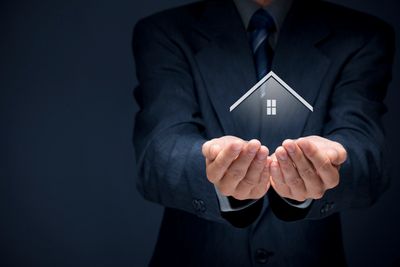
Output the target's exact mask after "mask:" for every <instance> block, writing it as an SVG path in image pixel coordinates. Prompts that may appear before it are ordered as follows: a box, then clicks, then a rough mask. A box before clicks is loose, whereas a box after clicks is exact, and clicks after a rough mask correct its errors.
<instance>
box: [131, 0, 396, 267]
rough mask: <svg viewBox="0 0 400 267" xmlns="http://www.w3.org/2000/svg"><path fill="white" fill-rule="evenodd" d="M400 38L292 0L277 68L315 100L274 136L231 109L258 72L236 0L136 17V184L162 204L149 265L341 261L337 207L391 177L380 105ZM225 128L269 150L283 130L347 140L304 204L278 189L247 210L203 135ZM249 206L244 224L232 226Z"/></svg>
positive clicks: (364, 18) (358, 18)
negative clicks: (212, 170)
mask: <svg viewBox="0 0 400 267" xmlns="http://www.w3.org/2000/svg"><path fill="white" fill-rule="evenodd" d="M393 50H394V34H393V30H392V29H391V27H390V26H388V25H387V24H386V23H384V22H382V21H381V20H379V19H377V18H375V17H372V16H369V15H366V14H363V13H359V12H356V11H353V10H349V9H346V8H344V7H341V6H338V5H334V4H331V3H327V2H322V1H314V0H297V1H296V0H295V1H294V3H293V6H292V7H291V9H290V11H289V13H288V15H287V17H286V19H285V21H284V24H283V26H282V29H281V32H280V35H279V39H278V42H277V45H276V48H275V52H274V59H273V62H272V70H273V71H274V72H275V73H276V74H277V75H278V76H280V77H281V78H282V79H283V80H284V81H285V82H286V83H287V84H289V85H293V88H294V89H295V90H296V92H297V93H298V94H300V95H301V96H302V97H303V98H304V99H306V100H307V101H308V102H309V103H310V104H311V105H313V107H314V112H312V113H307V114H306V113H305V114H299V116H297V117H296V118H293V121H292V123H291V124H290V125H287V128H285V129H274V128H273V126H271V127H270V132H269V134H268V138H265V136H264V137H263V136H248V134H247V133H246V129H245V127H241V126H240V125H237V123H236V122H235V120H234V119H233V118H232V116H231V114H230V112H229V106H230V105H232V104H233V103H234V102H235V101H236V100H237V99H238V98H239V97H241V96H242V95H243V94H244V93H245V92H246V91H247V90H248V89H249V88H251V87H252V86H253V85H254V84H255V83H256V81H257V77H256V70H255V64H254V60H253V54H252V51H251V48H250V45H249V39H248V36H247V32H246V29H245V28H244V26H243V23H242V22H241V20H240V17H239V14H238V11H237V10H236V7H235V5H234V4H233V2H232V1H227V0H219V1H200V2H197V3H193V4H189V5H186V6H182V7H178V8H174V9H170V10H167V11H163V12H160V13H157V14H154V15H151V16H149V17H147V18H144V19H142V20H140V21H139V22H138V23H137V25H136V26H135V29H134V35H133V52H134V57H135V62H136V71H137V78H138V82H139V85H138V86H137V88H136V89H135V92H134V96H135V100H136V101H137V103H138V106H139V109H140V110H139V112H138V113H137V115H136V124H135V129H134V146H135V150H136V158H137V162H138V177H137V186H138V190H139V191H140V193H141V194H142V195H143V196H144V197H145V198H146V199H148V200H150V201H153V202H156V203H159V204H161V205H163V206H164V207H165V212H164V217H163V220H162V225H161V229H160V233H159V239H158V242H157V244H156V247H155V251H154V254H153V257H152V259H151V262H150V266H230V267H234V266H345V265H346V263H345V255H344V251H343V244H342V237H341V229H340V211H342V210H345V209H350V208H357V207H366V206H369V205H371V204H373V203H374V202H375V201H376V200H377V199H378V197H379V195H380V194H381V193H382V192H383V191H384V189H385V187H386V185H387V181H388V179H387V176H386V174H385V166H384V159H383V157H384V153H383V152H384V151H383V147H384V133H383V130H382V125H381V117H382V115H383V114H384V113H385V111H386V110H385V106H384V105H383V103H382V101H383V99H384V97H385V94H386V89H387V85H388V83H389V81H390V79H391V64H392V59H393V53H394V51H393ZM224 135H234V136H238V137H242V138H246V139H248V138H257V139H259V140H260V141H261V142H262V143H263V144H265V145H266V146H267V147H268V148H269V149H270V151H274V150H275V148H276V147H277V146H279V145H280V144H281V143H282V141H283V140H284V139H286V138H298V137H301V136H308V135H320V136H323V137H326V138H328V139H331V140H334V141H337V142H339V143H341V144H342V145H343V146H344V147H345V149H346V150H347V153H348V159H347V160H346V162H345V163H344V164H343V166H342V167H341V169H340V176H341V180H340V184H339V186H338V187H336V188H334V189H332V190H329V191H327V192H326V193H325V195H324V197H323V198H322V199H318V200H314V201H313V203H312V204H311V206H310V207H309V208H308V209H306V210H300V209H297V208H294V207H291V206H290V205H288V204H287V203H286V202H284V201H282V199H281V198H280V197H279V196H278V195H277V194H276V193H275V192H274V191H273V190H272V189H271V190H270V191H269V192H268V193H267V195H266V196H265V197H264V198H263V199H262V200H259V201H258V203H257V204H254V205H253V206H250V208H247V209H246V211H242V213H236V214H235V213H232V214H229V216H223V214H221V211H220V209H219V205H218V200H217V197H216V193H215V189H214V187H213V185H212V184H211V183H209V182H208V180H207V177H206V173H205V162H204V158H203V156H202V154H201V146H202V144H203V143H204V142H205V141H206V140H209V139H212V138H218V137H221V136H224ZM246 212H247V214H246ZM243 218H247V221H246V223H245V224H244V225H242V226H246V225H247V227H242V228H238V227H235V226H234V225H235V220H240V219H243Z"/></svg>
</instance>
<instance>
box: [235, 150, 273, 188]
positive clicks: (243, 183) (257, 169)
mask: <svg viewBox="0 0 400 267" xmlns="http://www.w3.org/2000/svg"><path fill="white" fill-rule="evenodd" d="M268 153H269V151H268V148H267V147H265V146H261V147H260V149H259V150H258V152H257V154H256V156H255V157H254V158H253V160H252V161H251V163H250V166H249V167H248V170H247V172H246V174H245V176H244V178H243V179H241V180H239V182H238V184H237V186H236V189H235V191H238V192H239V194H243V195H246V194H249V192H250V191H251V190H252V188H253V187H254V186H257V185H258V184H259V183H260V179H261V172H262V171H263V169H264V167H265V164H266V161H267V158H268ZM268 172H269V170H268Z"/></svg>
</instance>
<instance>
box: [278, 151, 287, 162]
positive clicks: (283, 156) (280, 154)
mask: <svg viewBox="0 0 400 267" xmlns="http://www.w3.org/2000/svg"><path fill="white" fill-rule="evenodd" d="M278 158H279V159H280V160H283V161H285V160H287V155H286V153H285V152H282V153H279V154H278Z"/></svg>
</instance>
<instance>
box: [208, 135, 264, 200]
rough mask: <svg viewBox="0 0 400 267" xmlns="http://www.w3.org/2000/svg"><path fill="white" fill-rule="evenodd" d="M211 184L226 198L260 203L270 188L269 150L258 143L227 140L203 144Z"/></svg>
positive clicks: (221, 138)
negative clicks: (230, 197)
mask: <svg viewBox="0 0 400 267" xmlns="http://www.w3.org/2000/svg"><path fill="white" fill-rule="evenodd" d="M202 153H203V155H204V157H205V161H206V173H207V178H208V180H209V181H210V182H211V183H213V184H214V185H215V186H216V188H217V189H218V190H219V192H220V193H221V194H223V195H225V196H232V197H234V198H235V199H238V200H245V199H259V198H261V197H263V196H264V195H265V194H266V192H267V191H268V189H269V187H270V172H269V169H270V168H269V164H270V163H271V162H272V160H271V159H270V158H269V157H268V154H269V151H268V148H267V147H265V146H263V145H261V143H260V142H259V141H258V140H255V139H254V140H250V141H245V140H242V139H240V138H238V137H235V136H223V137H220V138H216V139H212V140H210V141H207V142H205V143H204V144H203V147H202Z"/></svg>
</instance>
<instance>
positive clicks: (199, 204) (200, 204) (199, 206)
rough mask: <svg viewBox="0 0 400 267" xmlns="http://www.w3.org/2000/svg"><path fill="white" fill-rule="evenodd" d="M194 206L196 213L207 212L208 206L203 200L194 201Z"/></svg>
mask: <svg viewBox="0 0 400 267" xmlns="http://www.w3.org/2000/svg"><path fill="white" fill-rule="evenodd" d="M192 205H193V208H194V210H195V211H197V212H205V211H206V204H204V201H203V200H201V199H193V200H192Z"/></svg>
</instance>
